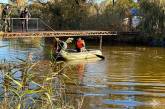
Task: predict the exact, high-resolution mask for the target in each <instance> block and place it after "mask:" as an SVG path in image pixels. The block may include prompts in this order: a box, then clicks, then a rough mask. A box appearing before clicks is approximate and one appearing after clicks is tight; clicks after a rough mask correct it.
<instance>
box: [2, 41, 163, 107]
mask: <svg viewBox="0 0 165 109" xmlns="http://www.w3.org/2000/svg"><path fill="white" fill-rule="evenodd" d="M0 46H2V47H1V48H0V59H1V60H2V59H4V58H5V59H6V60H17V59H16V58H15V57H17V58H22V59H25V58H27V56H28V54H29V53H32V54H33V60H35V61H36V60H49V55H48V54H49V52H50V47H52V46H51V45H50V44H46V43H45V42H44V40H43V39H35V40H30V41H29V40H28V39H27V40H3V41H0ZM88 48H98V46H95V45H93V44H92V43H91V44H90V43H89V44H88ZM102 52H103V54H104V56H105V60H86V61H72V62H66V63H64V66H66V68H65V69H64V70H63V73H65V75H66V76H67V77H68V79H65V81H64V82H65V86H66V90H65V92H66V95H67V96H66V99H67V100H68V101H70V102H72V103H73V105H74V106H75V107H76V106H77V104H78V100H79V99H78V98H79V97H80V96H84V100H83V105H82V109H107V108H109V109H112V108H114V109H123V108H125V109H134V108H137V109H138V108H139V109H151V108H152V109H158V108H159V109H164V107H165V104H164V102H165V67H164V65H165V48H157V47H143V46H141V47H139V46H138V47H136V46H129V45H113V46H112V45H108V44H106V45H104V46H103V49H102Z"/></svg>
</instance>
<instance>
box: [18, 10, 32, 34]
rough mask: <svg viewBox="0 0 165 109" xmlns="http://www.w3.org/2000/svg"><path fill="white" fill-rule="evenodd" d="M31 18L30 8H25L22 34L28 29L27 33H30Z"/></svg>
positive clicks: (22, 12)
mask: <svg viewBox="0 0 165 109" xmlns="http://www.w3.org/2000/svg"><path fill="white" fill-rule="evenodd" d="M30 17H31V14H30V12H29V10H28V8H25V9H24V10H22V11H21V14H20V18H22V19H21V24H22V32H23V31H24V29H26V32H27V31H28V21H29V18H30Z"/></svg>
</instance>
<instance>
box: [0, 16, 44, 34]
mask: <svg viewBox="0 0 165 109" xmlns="http://www.w3.org/2000/svg"><path fill="white" fill-rule="evenodd" d="M7 20H9V22H10V29H11V32H22V31H23V30H22V22H23V21H26V20H28V23H27V28H28V31H29V32H31V31H42V30H45V28H46V25H45V24H44V23H43V21H42V20H41V19H39V18H8V19H7ZM5 25H6V24H5V21H4V20H2V19H0V31H4V28H5ZM25 30H26V27H24V31H25Z"/></svg>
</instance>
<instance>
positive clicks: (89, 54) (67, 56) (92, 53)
mask: <svg viewBox="0 0 165 109" xmlns="http://www.w3.org/2000/svg"><path fill="white" fill-rule="evenodd" d="M56 56H57V59H64V60H67V61H71V60H82V59H92V58H100V59H104V56H103V55H102V52H101V50H94V49H88V50H86V51H83V52H77V51H76V50H73V49H72V50H71V49H70V50H67V51H64V50H61V51H60V53H58V54H56Z"/></svg>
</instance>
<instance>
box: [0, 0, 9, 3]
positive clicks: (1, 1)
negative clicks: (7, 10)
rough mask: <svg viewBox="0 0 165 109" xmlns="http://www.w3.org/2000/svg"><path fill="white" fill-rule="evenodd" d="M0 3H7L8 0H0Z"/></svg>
mask: <svg viewBox="0 0 165 109" xmlns="http://www.w3.org/2000/svg"><path fill="white" fill-rule="evenodd" d="M0 3H8V0H0Z"/></svg>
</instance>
